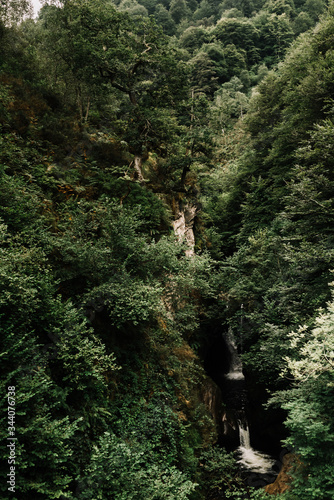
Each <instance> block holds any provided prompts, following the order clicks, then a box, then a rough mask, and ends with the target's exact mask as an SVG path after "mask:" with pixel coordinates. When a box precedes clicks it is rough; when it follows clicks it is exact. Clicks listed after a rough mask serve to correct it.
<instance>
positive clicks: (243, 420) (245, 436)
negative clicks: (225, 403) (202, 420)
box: [224, 329, 275, 474]
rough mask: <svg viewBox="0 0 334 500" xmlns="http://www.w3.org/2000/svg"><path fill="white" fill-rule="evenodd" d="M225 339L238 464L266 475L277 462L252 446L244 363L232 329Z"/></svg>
mask: <svg viewBox="0 0 334 500" xmlns="http://www.w3.org/2000/svg"><path fill="white" fill-rule="evenodd" d="M224 339H225V342H226V345H227V348H228V350H229V354H230V365H229V371H228V373H226V374H225V380H226V381H227V383H229V385H230V386H231V388H230V393H229V399H230V401H231V403H232V404H234V406H233V407H232V408H233V409H234V410H235V414H236V416H237V419H236V420H237V424H238V428H239V440H240V446H239V447H238V449H237V453H238V454H239V456H240V458H239V460H238V462H239V463H240V464H241V465H242V466H243V467H245V468H246V469H248V470H249V471H250V472H256V473H259V474H265V473H268V472H270V471H271V470H272V467H273V465H274V463H275V460H273V459H272V458H271V457H270V456H269V455H266V454H265V453H261V452H260V451H257V450H254V449H253V448H252V446H251V442H250V432H249V427H248V422H247V417H246V412H245V403H246V389H245V383H244V381H245V377H244V374H243V373H242V362H241V359H240V357H239V354H238V350H237V345H236V341H235V338H234V336H233V332H232V330H231V329H229V330H228V332H227V334H225V335H224ZM231 393H232V394H231Z"/></svg>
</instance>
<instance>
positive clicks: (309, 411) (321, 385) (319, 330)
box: [274, 302, 334, 499]
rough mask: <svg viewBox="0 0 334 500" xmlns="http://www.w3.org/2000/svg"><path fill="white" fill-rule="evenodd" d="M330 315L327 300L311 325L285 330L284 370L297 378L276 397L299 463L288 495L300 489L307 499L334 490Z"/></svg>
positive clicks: (333, 311)
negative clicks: (286, 352)
mask: <svg viewBox="0 0 334 500" xmlns="http://www.w3.org/2000/svg"><path fill="white" fill-rule="evenodd" d="M333 315H334V305H333V302H330V303H329V304H328V306H327V309H326V310H325V311H321V312H320V314H319V315H318V316H317V318H316V319H315V321H314V325H313V327H312V329H309V328H307V327H300V328H299V330H298V331H295V332H292V333H291V334H290V335H289V337H290V346H289V347H290V352H291V355H290V356H289V357H287V358H286V362H287V365H286V373H289V376H292V377H293V379H294V381H295V384H294V388H292V389H290V390H289V391H286V392H284V393H281V394H278V395H277V396H276V397H275V398H274V401H278V402H280V403H281V405H282V407H283V408H284V409H285V410H287V412H288V418H287V420H286V422H285V424H286V426H287V428H288V429H289V431H290V433H291V434H290V437H289V438H288V439H287V440H286V443H287V444H288V445H289V446H292V447H293V448H294V450H295V452H296V453H297V454H298V455H299V457H300V460H301V463H302V465H301V466H299V468H297V469H296V471H295V476H296V480H295V483H294V484H293V488H292V492H291V498H294V494H298V495H300V496H303V498H306V499H315V498H323V499H325V498H328V495H329V494H332V492H333V491H334V477H333V456H332V452H331V443H333V440H334V422H333V418H332V414H333V401H332V390H333V389H332V388H333V380H334V379H333V375H334V370H333V368H334V363H333V356H334V354H333V348H334V344H333V339H334V334H333V332H334V329H333ZM310 330H311V331H310ZM306 475H307V480H306V481H305V479H304V478H305V476H306ZM287 498H290V497H289V496H288V497H287Z"/></svg>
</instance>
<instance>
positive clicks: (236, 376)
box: [224, 328, 245, 380]
mask: <svg viewBox="0 0 334 500" xmlns="http://www.w3.org/2000/svg"><path fill="white" fill-rule="evenodd" d="M224 337H225V342H226V345H227V348H228V350H229V354H230V359H231V360H230V369H229V372H228V373H226V375H225V377H226V378H227V379H229V380H244V379H245V377H244V374H243V373H242V362H241V359H240V357H239V355H238V349H237V346H236V343H235V338H234V335H233V332H232V330H231V329H230V328H229V330H228V332H227V334H225V335H224Z"/></svg>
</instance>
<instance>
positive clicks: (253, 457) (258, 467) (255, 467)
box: [238, 420, 275, 474]
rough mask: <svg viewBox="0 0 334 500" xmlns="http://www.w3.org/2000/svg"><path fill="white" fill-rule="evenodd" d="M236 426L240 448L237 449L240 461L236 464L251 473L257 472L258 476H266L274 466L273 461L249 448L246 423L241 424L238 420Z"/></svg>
mask: <svg viewBox="0 0 334 500" xmlns="http://www.w3.org/2000/svg"><path fill="white" fill-rule="evenodd" d="M238 426H239V436H240V446H239V448H238V453H239V455H240V459H239V460H238V462H239V463H240V465H242V466H243V467H245V468H246V469H248V470H249V471H251V472H257V473H258V474H267V473H268V472H271V471H272V468H273V466H274V464H275V460H273V459H272V458H271V457H270V456H269V455H267V454H265V453H261V452H260V451H257V450H254V449H253V448H252V447H251V444H250V434H249V428H248V424H247V421H246V422H242V421H241V420H238Z"/></svg>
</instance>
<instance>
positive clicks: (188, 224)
mask: <svg viewBox="0 0 334 500" xmlns="http://www.w3.org/2000/svg"><path fill="white" fill-rule="evenodd" d="M197 212H198V207H197V206H196V205H192V204H190V203H187V204H183V203H182V202H178V204H177V210H176V220H174V221H173V222H172V224H173V229H174V232H175V234H176V236H177V237H178V239H179V240H180V241H182V240H184V241H186V243H187V245H188V247H189V248H188V250H186V255H188V256H192V255H194V247H195V235H194V222H195V217H196V215H197Z"/></svg>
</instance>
